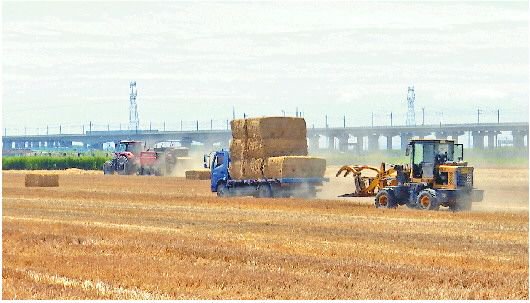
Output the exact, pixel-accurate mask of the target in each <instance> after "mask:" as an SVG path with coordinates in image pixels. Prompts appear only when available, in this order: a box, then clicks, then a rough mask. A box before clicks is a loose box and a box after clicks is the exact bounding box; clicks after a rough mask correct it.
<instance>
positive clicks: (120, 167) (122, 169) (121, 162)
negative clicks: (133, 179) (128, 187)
mask: <svg viewBox="0 0 530 303" xmlns="http://www.w3.org/2000/svg"><path fill="white" fill-rule="evenodd" d="M128 163H129V159H127V157H125V156H121V157H119V158H118V160H117V165H116V171H117V172H118V175H128V173H127V169H128V167H129V165H128Z"/></svg>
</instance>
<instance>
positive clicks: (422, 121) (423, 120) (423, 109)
mask: <svg viewBox="0 0 530 303" xmlns="http://www.w3.org/2000/svg"><path fill="white" fill-rule="evenodd" d="M421 125H425V107H422V108H421Z"/></svg>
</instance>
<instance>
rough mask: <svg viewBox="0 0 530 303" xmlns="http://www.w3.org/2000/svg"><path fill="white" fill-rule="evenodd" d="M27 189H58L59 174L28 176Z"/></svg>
mask: <svg viewBox="0 0 530 303" xmlns="http://www.w3.org/2000/svg"><path fill="white" fill-rule="evenodd" d="M25 186H26V187H57V186H59V175H58V174H27V175H26V178H25Z"/></svg>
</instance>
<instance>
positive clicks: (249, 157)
mask: <svg viewBox="0 0 530 303" xmlns="http://www.w3.org/2000/svg"><path fill="white" fill-rule="evenodd" d="M231 128H232V142H231V143H230V154H231V164H230V175H231V176H232V178H234V179H260V178H282V177H287V175H289V176H294V177H306V176H308V177H309V176H311V177H315V176H317V177H318V176H321V175H323V173H322V174H318V175H311V174H313V173H319V172H320V170H321V166H322V161H323V162H324V167H325V160H324V159H318V158H314V157H306V156H307V139H306V137H307V136H306V134H307V129H306V124H305V120H304V119H303V118H291V117H265V118H250V119H238V120H233V121H232V122H231ZM278 157H279V158H281V159H282V160H279V159H275V158H278ZM291 158H292V159H291ZM269 162H270V163H271V168H267V166H268V165H269V164H268V163H269ZM297 165H303V166H305V167H306V168H297V169H294V167H295V166H297ZM315 166H318V168H315ZM287 171H289V173H288V174H286V173H284V172H287ZM297 173H300V174H301V175H299V176H298V175H296V174H297ZM284 174H286V175H285V176H284Z"/></svg>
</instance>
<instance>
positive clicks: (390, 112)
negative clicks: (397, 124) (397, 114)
mask: <svg viewBox="0 0 530 303" xmlns="http://www.w3.org/2000/svg"><path fill="white" fill-rule="evenodd" d="M390 126H392V112H390Z"/></svg>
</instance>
